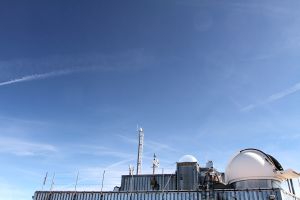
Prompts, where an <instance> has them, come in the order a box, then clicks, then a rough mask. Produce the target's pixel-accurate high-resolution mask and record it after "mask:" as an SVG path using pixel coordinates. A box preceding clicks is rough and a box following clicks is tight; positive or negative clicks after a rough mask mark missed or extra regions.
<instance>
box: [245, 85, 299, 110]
mask: <svg viewBox="0 0 300 200" xmlns="http://www.w3.org/2000/svg"><path fill="white" fill-rule="evenodd" d="M299 90H300V82H299V83H296V84H295V85H293V86H291V87H289V88H287V89H285V90H282V91H280V92H278V93H274V94H272V95H270V96H269V97H268V98H267V99H265V100H263V101H260V102H258V103H256V104H249V105H247V106H245V107H243V108H242V109H241V111H244V112H247V111H250V110H253V109H254V108H256V107H258V106H261V105H265V104H269V103H272V102H274V101H277V100H279V99H282V98H284V97H286V96H289V95H291V94H294V93H296V92H298V91H299Z"/></svg>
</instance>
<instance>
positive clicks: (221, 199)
mask: <svg viewBox="0 0 300 200" xmlns="http://www.w3.org/2000/svg"><path fill="white" fill-rule="evenodd" d="M270 195H275V200H300V198H296V197H294V196H292V195H290V194H288V193H285V192H282V191H281V190H280V189H274V190H215V191H214V192H207V191H199V192H196V191H191V192H188V191H180V192H179V191H172V192H170V191H169V192H162V191H147V192H103V193H101V192H76V193H75V192H61V191H59V192H58V191H55V192H40V191H38V192H36V193H35V195H34V200H208V199H215V200H269V199H270Z"/></svg>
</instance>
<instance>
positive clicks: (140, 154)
mask: <svg viewBox="0 0 300 200" xmlns="http://www.w3.org/2000/svg"><path fill="white" fill-rule="evenodd" d="M137 128H138V133H139V145H138V157H137V164H136V175H139V174H141V172H142V158H143V146H144V130H143V128H141V127H140V128H139V127H138V126H137Z"/></svg>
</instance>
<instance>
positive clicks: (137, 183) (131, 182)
mask: <svg viewBox="0 0 300 200" xmlns="http://www.w3.org/2000/svg"><path fill="white" fill-rule="evenodd" d="M152 178H153V175H138V176H136V175H134V176H130V175H123V176H122V180H121V188H120V190H121V191H151V190H152V188H151V184H150V183H151V179H152ZM155 179H156V181H157V183H158V184H159V190H163V189H164V190H176V176H175V174H164V175H162V174H157V175H155ZM167 183H168V184H167Z"/></svg>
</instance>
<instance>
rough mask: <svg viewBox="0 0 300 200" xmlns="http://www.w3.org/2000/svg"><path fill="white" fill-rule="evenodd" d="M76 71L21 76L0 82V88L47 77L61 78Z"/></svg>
mask: <svg viewBox="0 0 300 200" xmlns="http://www.w3.org/2000/svg"><path fill="white" fill-rule="evenodd" d="M77 71H79V70H60V71H53V72H47V73H43V74H32V75H28V76H23V77H21V78H16V79H12V80H9V81H4V82H0V86H4V85H11V84H15V83H20V82H26V81H33V80H38V79H45V78H49V77H53V76H61V75H65V74H70V73H74V72H77Z"/></svg>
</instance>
